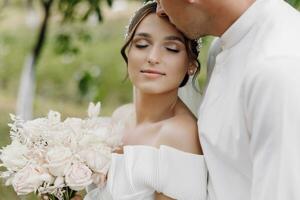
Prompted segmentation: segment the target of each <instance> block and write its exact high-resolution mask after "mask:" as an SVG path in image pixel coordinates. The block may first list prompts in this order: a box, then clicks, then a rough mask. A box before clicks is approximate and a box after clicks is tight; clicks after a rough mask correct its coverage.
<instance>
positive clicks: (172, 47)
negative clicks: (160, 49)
mask: <svg viewBox="0 0 300 200" xmlns="http://www.w3.org/2000/svg"><path fill="white" fill-rule="evenodd" d="M165 48H166V49H167V50H168V51H170V52H172V53H179V52H180V47H179V46H178V45H177V44H167V45H166V46H165Z"/></svg>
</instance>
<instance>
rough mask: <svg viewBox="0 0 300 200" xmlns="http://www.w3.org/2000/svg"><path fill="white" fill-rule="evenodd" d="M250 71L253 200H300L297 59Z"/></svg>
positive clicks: (248, 117) (248, 99)
mask: <svg viewBox="0 0 300 200" xmlns="http://www.w3.org/2000/svg"><path fill="white" fill-rule="evenodd" d="M258 64H259V65H262V67H260V68H259V69H258V68H256V69H258V70H256V71H251V72H249V73H247V78H246V81H245V83H244V90H243V92H244V93H243V95H242V96H243V103H244V109H245V119H246V123H247V125H248V131H249V138H250V141H251V142H250V148H251V156H252V161H253V171H252V172H253V173H252V177H253V178H252V191H251V193H252V195H251V199H252V200H298V199H300V190H299V187H300V66H299V59H294V60H292V59H286V60H285V59H281V58H280V59H277V58H273V59H272V61H271V62H270V61H266V63H258Z"/></svg>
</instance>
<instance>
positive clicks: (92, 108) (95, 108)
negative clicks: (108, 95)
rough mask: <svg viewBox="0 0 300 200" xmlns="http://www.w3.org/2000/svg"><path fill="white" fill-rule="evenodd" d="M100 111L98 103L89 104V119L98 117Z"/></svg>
mask: <svg viewBox="0 0 300 200" xmlns="http://www.w3.org/2000/svg"><path fill="white" fill-rule="evenodd" d="M100 109H101V104H100V102H98V103H97V104H96V105H95V104H94V103H92V102H91V103H90V104H89V108H88V116H89V117H90V118H95V117H98V115H99V114H100Z"/></svg>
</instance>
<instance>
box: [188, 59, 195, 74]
mask: <svg viewBox="0 0 300 200" xmlns="http://www.w3.org/2000/svg"><path fill="white" fill-rule="evenodd" d="M196 71H197V64H196V63H195V62H191V63H190V64H189V67H188V74H189V76H192V75H194V74H195V72H196Z"/></svg>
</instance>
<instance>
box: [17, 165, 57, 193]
mask: <svg viewBox="0 0 300 200" xmlns="http://www.w3.org/2000/svg"><path fill="white" fill-rule="evenodd" d="M52 181H53V177H52V176H51V175H50V174H48V173H47V172H46V171H45V170H44V169H43V168H41V167H40V166H35V165H28V166H26V167H24V168H23V169H21V170H20V171H18V172H17V173H16V175H15V177H14V178H13V180H12V186H13V188H14V190H15V191H16V192H17V194H18V195H26V194H29V193H31V192H34V191H36V190H37V189H38V187H40V186H41V185H42V183H43V182H52Z"/></svg>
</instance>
